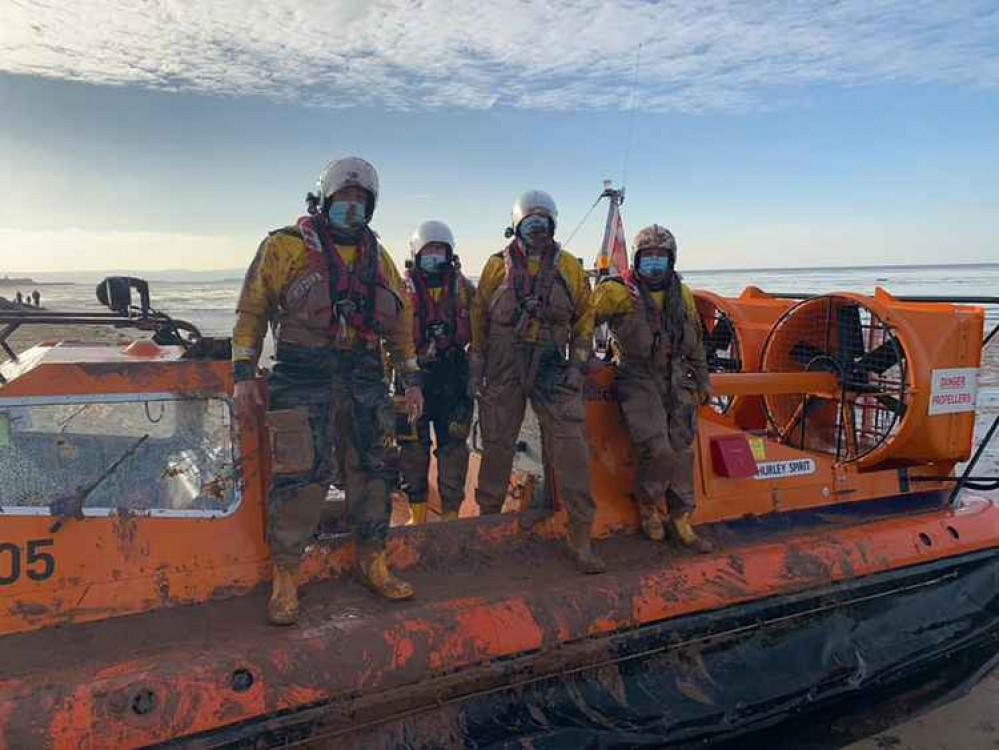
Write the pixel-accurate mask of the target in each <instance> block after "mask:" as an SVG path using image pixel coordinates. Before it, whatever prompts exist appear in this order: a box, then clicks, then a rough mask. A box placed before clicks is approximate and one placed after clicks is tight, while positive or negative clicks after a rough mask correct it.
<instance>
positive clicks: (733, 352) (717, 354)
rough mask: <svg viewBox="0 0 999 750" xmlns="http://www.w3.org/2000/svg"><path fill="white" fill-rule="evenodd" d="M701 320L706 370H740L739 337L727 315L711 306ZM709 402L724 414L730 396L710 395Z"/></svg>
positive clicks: (727, 407)
mask: <svg viewBox="0 0 999 750" xmlns="http://www.w3.org/2000/svg"><path fill="white" fill-rule="evenodd" d="M701 322H702V323H703V326H702V330H703V333H702V337H703V339H702V340H703V342H704V356H705V358H706V359H707V363H708V372H742V357H741V356H740V346H739V339H738V336H737V334H736V331H735V326H733V325H732V321H731V320H730V319H729V317H728V315H726V314H725V312H724V311H723V310H720V309H718V308H717V307H714V306H712V307H711V310H710V312H708V314H707V315H703V314H702V318H701ZM710 403H711V405H712V406H713V407H714V408H715V409H716V410H717V411H718V412H720V413H722V414H724V413H725V412H727V411H728V409H729V407H730V406H731V405H732V397H731V396H717V395H716V396H712V397H711V400H710Z"/></svg>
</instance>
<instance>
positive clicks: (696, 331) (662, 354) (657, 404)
mask: <svg viewBox="0 0 999 750" xmlns="http://www.w3.org/2000/svg"><path fill="white" fill-rule="evenodd" d="M675 283H677V284H679V285H680V286H679V291H680V292H681V295H680V296H679V298H677V297H676V296H674V297H673V299H674V304H679V305H680V306H682V309H683V313H682V315H678V316H676V317H678V318H679V319H681V320H682V321H683V324H682V326H680V327H681V328H682V330H678V331H670V330H668V329H667V323H666V320H667V319H668V318H669V316H668V315H667V314H666V311H665V310H664V309H663V305H664V304H665V305H668V304H670V302H669V300H670V299H671V297H670V295H669V294H658V295H653V294H652V293H650V292H649V291H648V289H646V288H645V287H644V286H640V285H638V284H637V283H635V282H633V281H631V280H630V279H628V280H624V279H608V280H606V281H604V282H603V283H601V284H600V285H599V286H598V287H597V289H596V290H595V291H594V293H593V298H592V305H591V306H592V309H593V313H594V315H593V317H594V319H595V321H596V323H598V324H599V323H603V322H607V323H608V324H609V325H610V329H611V332H612V334H613V337H614V344H615V349H616V352H617V355H618V360H619V361H618V369H617V375H616V378H615V385H616V388H617V392H618V399H619V401H620V404H621V413H622V415H623V417H624V422H625V424H626V425H627V428H628V431H629V433H630V435H631V440H632V443H633V445H634V449H635V457H636V459H637V463H638V477H637V483H636V484H637V486H636V492H635V494H636V496H637V499H638V501H639V502H641V503H650V504H653V505H658V504H659V503H660V502H663V501H664V500H665V502H666V505H667V507H668V510H669V512H670V514H671V515H673V514H680V513H684V512H691V511H693V510H694V484H693V477H694V459H693V442H694V437H695V436H696V434H697V408H698V406H699V405H700V403H701V401H702V399H703V395H704V394H705V393H706V392H707V389H708V367H707V362H706V361H705V357H704V345H703V341H702V334H701V323H700V318H699V317H698V315H697V308H696V306H695V305H694V298H693V295H692V294H691V293H690V290H689V289H688V288H687V287H686V286H685V285H683V284H682V283H681V282H680V281H679V280H678V279H677V280H676V282H675ZM656 297H658V298H659V299H656ZM680 300H682V301H680Z"/></svg>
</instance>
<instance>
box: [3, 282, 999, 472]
mask: <svg viewBox="0 0 999 750" xmlns="http://www.w3.org/2000/svg"><path fill="white" fill-rule="evenodd" d="M681 272H682V274H683V276H684V279H685V281H686V282H687V283H688V284H689V285H690V286H691V287H693V288H694V289H706V290H709V291H712V292H715V293H717V294H721V295H723V296H737V295H739V294H740V293H741V292H742V291H743V290H744V289H745V288H746V287H747V286H748V285H752V286H756V287H759V288H760V289H762V290H764V291H767V292H774V293H782V294H788V295H791V294H793V295H809V294H822V293H832V292H859V293H872V292H873V291H874V290H875V288H877V287H882V288H884V289H885V290H887V291H888V292H889V293H891V294H895V295H898V296H905V295H936V296H940V297H951V298H958V297H996V298H999V263H985V264H973V265H956V264H951V265H944V264H941V265H932V266H915V265H913V266H900V265H891V266H865V267H859V268H846V267H840V268H783V269H774V268H766V269H741V270H736V269H732V270H694V271H683V270H682V269H681ZM213 276H214V277H213V278H205V275H204V274H203V273H200V274H199V273H192V274H191V277H190V278H184V277H183V274H182V273H181V272H176V271H173V272H169V274H168V275H167V274H164V276H163V277H160V278H157V275H156V274H150V276H149V286H150V292H151V299H152V306H153V308H154V309H157V310H160V311H163V312H166V313H168V314H170V315H171V316H173V317H175V318H180V319H183V320H186V321H189V322H191V323H194V324H195V325H196V326H198V328H199V329H200V330H201V332H202V333H203V334H205V335H209V336H228V335H230V334H231V332H232V326H233V322H234V320H235V307H236V300H237V297H238V296H239V290H240V286H241V284H242V277H241V273H240V272H238V271H232V272H218V273H215V274H214V275H213ZM58 278H59V277H58V276H51V277H46V278H45V281H50V280H51V279H58ZM63 278H66V277H63ZM69 278H72V279H73V283H69V284H64V285H45V286H39V287H37V288H38V290H39V291H40V292H41V294H42V305H43V306H44V307H46V308H49V309H53V310H80V311H91V312H94V311H97V310H100V309H102V308H101V307H100V305H99V304H98V302H97V299H96V296H95V289H96V285H97V283H98V282H99V281H100V280H101V279H102V278H103V275H102V274H99V273H98V274H94V275H93V277H92V278H87V277H86V276H81V275H79V274H74V275H73V276H72V277H69ZM38 280H39V281H41V280H42V279H40V278H39V279H38ZM15 291H16V290H15V289H12V288H11V287H9V286H5V285H4V283H3V281H2V279H0V296H3V297H8V298H10V297H13V295H14V292H15ZM20 291H21V292H22V294H27V293H28V292H30V291H31V289H28V288H27V287H24V288H21V290H20ZM996 325H999V305H991V306H986V331H989V330H991V329H992V328H994V327H995V326H996ZM271 347H272V343H271V342H270V341H269V340H268V342H267V344H266V345H265V352H266V351H270V350H271ZM987 355H988V356H986V357H985V362H984V366H983V369H982V375H981V378H980V383H979V389H978V397H977V403H978V420H977V423H976V429H975V433H976V442H977V441H978V440H981V439H982V437H984V435H985V434H986V433H987V431H988V429H989V427H990V426H991V423H992V420H993V419H994V418H995V416H996V414H999V336H996V337H995V339H993V341H992V343H991V345H990V347H989V351H988V352H987ZM976 473H983V474H987V475H999V436H997V437H996V439H994V440H993V441H991V443H990V445H989V447H988V449H987V450H986V452H985V453H984V454H983V457H982V460H981V461H980V462H979V464H978V466H977V467H976Z"/></svg>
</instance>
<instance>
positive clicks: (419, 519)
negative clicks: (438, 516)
mask: <svg viewBox="0 0 999 750" xmlns="http://www.w3.org/2000/svg"><path fill="white" fill-rule="evenodd" d="M409 514H410V518H409V524H408V525H409V526H420V525H421V524H425V523H426V522H427V504H426V503H410V504H409Z"/></svg>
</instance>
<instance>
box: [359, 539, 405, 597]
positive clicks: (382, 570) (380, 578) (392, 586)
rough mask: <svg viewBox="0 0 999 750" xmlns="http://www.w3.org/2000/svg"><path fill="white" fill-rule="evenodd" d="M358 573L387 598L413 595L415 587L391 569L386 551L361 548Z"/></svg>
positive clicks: (372, 587) (369, 586) (367, 583)
mask: <svg viewBox="0 0 999 750" xmlns="http://www.w3.org/2000/svg"><path fill="white" fill-rule="evenodd" d="M357 575H358V577H359V578H360V579H361V583H363V584H364V585H365V586H367V587H368V588H369V589H371V590H372V591H374V592H375V593H376V594H378V595H379V596H384V597H385V598H386V599H409V598H410V597H411V596H412V595H413V587H412V586H410V585H409V584H408V583H406V582H405V581H404V580H402V579H401V578H397V577H396V576H394V575H392V573H391V572H390V571H389V569H388V563H387V562H386V561H385V552H384V551H378V552H370V551H364V550H360V549H359V550H358V552H357Z"/></svg>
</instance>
